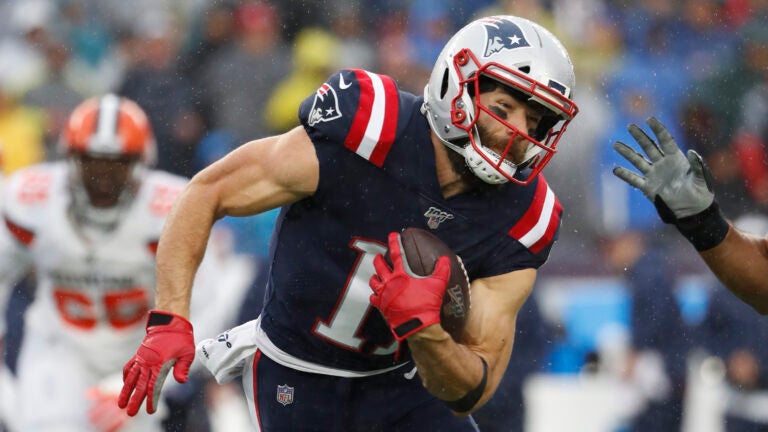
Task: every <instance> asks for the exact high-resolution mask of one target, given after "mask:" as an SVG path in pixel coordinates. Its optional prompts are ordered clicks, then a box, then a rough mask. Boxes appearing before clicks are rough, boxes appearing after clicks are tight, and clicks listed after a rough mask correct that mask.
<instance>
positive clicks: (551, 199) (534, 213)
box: [508, 174, 563, 254]
mask: <svg viewBox="0 0 768 432" xmlns="http://www.w3.org/2000/svg"><path fill="white" fill-rule="evenodd" d="M527 187H529V188H535V189H534V191H533V196H532V198H531V199H530V201H529V204H528V209H526V210H525V213H523V215H522V217H520V219H519V220H518V221H517V223H515V225H514V226H513V227H512V228H511V229H510V230H509V231H508V234H509V235H510V236H511V237H512V238H514V239H515V240H517V241H519V242H520V243H521V244H522V245H523V246H525V247H526V248H528V249H529V250H530V251H531V252H533V253H535V254H536V253H539V252H541V251H542V250H543V249H544V248H546V247H547V246H549V245H550V244H552V242H553V241H554V240H555V235H556V234H557V230H558V229H559V228H560V218H561V215H562V213H563V206H562V205H561V204H560V201H559V200H558V199H557V196H555V193H554V192H553V191H552V189H551V188H550V187H549V185H548V184H547V181H546V179H545V178H544V176H543V175H541V174H539V176H538V179H537V180H536V181H535V182H534V183H532V184H530V185H528V186H527Z"/></svg>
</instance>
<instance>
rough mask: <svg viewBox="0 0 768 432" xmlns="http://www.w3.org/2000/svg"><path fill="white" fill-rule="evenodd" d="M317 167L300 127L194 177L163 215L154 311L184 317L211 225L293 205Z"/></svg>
mask: <svg viewBox="0 0 768 432" xmlns="http://www.w3.org/2000/svg"><path fill="white" fill-rule="evenodd" d="M318 173H319V171H318V162H317V157H316V156H315V151H314V147H313V146H312V143H311V141H310V140H309V137H308V136H307V134H306V133H305V132H304V129H303V128H300V127H297V128H295V129H293V130H292V131H290V132H287V133H286V134H284V135H280V136H275V137H270V138H264V139H261V140H257V141H252V142H249V143H247V144H244V145H243V146H241V147H239V148H237V149H236V150H234V151H232V152H231V153H230V154H228V155H227V156H226V157H224V158H223V159H221V160H219V161H217V162H216V163H214V164H213V165H211V166H210V167H208V168H206V169H205V170H203V171H201V172H200V173H199V174H197V175H196V176H195V177H194V178H193V179H192V181H191V182H190V183H189V185H188V186H187V187H186V188H185V190H184V191H183V192H182V193H181V195H180V197H179V199H178V200H177V202H176V204H175V205H174V208H173V209H172V210H171V213H170V214H169V216H168V219H167V221H166V223H165V227H164V228H163V234H162V236H161V238H160V244H159V247H158V251H157V300H156V306H157V308H158V309H161V310H164V311H168V312H173V313H176V314H179V315H181V316H184V317H188V316H189V299H190V294H191V287H192V281H193V279H194V276H195V272H196V270H197V267H198V266H199V265H200V261H201V260H202V258H203V255H204V253H205V248H206V244H207V242H208V237H209V236H210V233H211V227H212V226H213V223H214V222H215V221H216V220H218V219H219V218H222V217H224V216H248V215H253V214H257V213H261V212H264V211H266V210H270V209H273V208H276V207H280V206H282V205H285V204H289V203H292V202H295V201H297V200H299V199H301V198H303V197H305V196H307V195H309V194H311V193H313V192H314V190H315V189H316V188H317V181H318V175H319V174H318Z"/></svg>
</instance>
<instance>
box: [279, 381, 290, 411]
mask: <svg viewBox="0 0 768 432" xmlns="http://www.w3.org/2000/svg"><path fill="white" fill-rule="evenodd" d="M277 401H278V402H280V403H281V404H282V405H283V406H287V405H290V404H292V403H293V387H291V386H289V385H288V384H284V385H279V386H277Z"/></svg>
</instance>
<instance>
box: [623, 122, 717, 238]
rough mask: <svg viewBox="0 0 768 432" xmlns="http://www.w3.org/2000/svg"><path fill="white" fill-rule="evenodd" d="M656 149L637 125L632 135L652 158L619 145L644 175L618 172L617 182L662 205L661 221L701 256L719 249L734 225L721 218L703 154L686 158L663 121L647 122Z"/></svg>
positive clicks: (660, 208)
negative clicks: (631, 187) (628, 185)
mask: <svg viewBox="0 0 768 432" xmlns="http://www.w3.org/2000/svg"><path fill="white" fill-rule="evenodd" d="M647 123H648V126H650V127H651V130H652V131H653V133H654V135H656V138H657V139H658V140H659V143H658V144H656V142H654V141H653V140H652V139H651V138H650V137H649V136H648V135H647V134H646V133H645V132H644V131H643V130H642V129H640V127H638V126H637V125H634V124H633V125H630V126H629V133H630V134H631V135H632V137H633V138H634V139H635V141H637V143H638V144H639V145H640V147H641V148H642V149H643V151H644V152H645V154H646V155H647V156H648V159H646V158H645V157H643V156H642V155H641V154H640V153H638V152H636V151H634V150H632V149H631V148H629V146H627V145H626V144H624V143H621V142H617V143H615V144H614V145H613V148H614V150H616V151H617V152H618V153H619V154H620V155H622V156H623V157H624V158H625V159H627V160H628V161H629V162H630V163H631V164H632V165H633V166H634V167H635V168H637V169H638V171H640V173H641V174H642V175H640V174H637V173H635V172H632V171H630V170H628V169H626V168H624V167H616V168H614V169H613V173H614V174H615V175H616V177H618V178H620V179H622V180H624V181H625V182H627V183H629V184H630V185H632V186H634V187H636V188H638V189H640V190H641V191H643V193H644V194H645V196H646V197H648V199H649V200H651V202H653V204H654V205H655V206H656V211H658V212H659V216H660V217H661V220H663V221H664V222H666V223H669V224H674V225H675V226H676V227H677V229H678V230H679V231H680V233H681V234H683V236H685V238H687V239H688V241H690V242H691V243H692V244H693V246H694V247H695V248H696V250H698V251H704V250H707V249H710V248H712V247H715V246H717V245H718V244H720V242H722V241H723V239H724V238H725V236H726V234H727V233H728V229H729V224H728V222H727V221H726V220H725V218H723V216H722V214H721V213H720V208H719V207H718V205H717V202H716V201H715V194H714V193H713V192H712V176H711V174H710V172H709V169H708V168H707V166H706V165H704V161H703V160H702V159H701V156H699V154H698V153H696V152H695V151H693V150H688V152H687V156H686V155H683V152H682V151H680V148H679V147H678V146H677V143H675V140H674V138H672V135H670V134H669V131H668V130H667V128H666V127H664V125H663V124H661V122H660V121H659V120H657V119H656V118H654V117H651V118H649V119H648V120H647Z"/></svg>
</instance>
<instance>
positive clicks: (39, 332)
mask: <svg viewBox="0 0 768 432" xmlns="http://www.w3.org/2000/svg"><path fill="white" fill-rule="evenodd" d="M68 173H69V170H68V167H67V164H66V162H55V163H47V164H41V165H37V166H33V167H29V168H26V169H23V170H20V171H18V172H17V173H15V174H14V175H13V176H12V177H10V178H9V179H7V181H6V184H5V189H4V192H3V224H4V225H5V226H4V227H2V229H3V230H4V232H3V233H2V235H3V236H5V237H6V238H5V239H4V241H0V245H1V246H0V247H1V249H0V258H1V259H0V261H1V262H2V264H0V275H2V276H0V278H2V279H13V278H15V277H16V276H20V275H21V274H23V273H24V272H25V271H27V270H29V269H34V275H35V278H36V292H35V298H34V301H33V303H32V305H31V306H30V309H29V310H28V311H27V313H26V315H25V320H26V329H27V330H26V331H27V336H26V337H27V338H53V339H56V340H61V341H63V342H64V343H66V344H71V345H72V347H73V348H75V350H76V351H77V352H79V355H80V356H81V357H82V358H83V359H84V361H86V362H91V363H92V364H91V365H90V366H91V367H93V368H97V369H98V368H107V369H110V370H111V369H114V368H115V365H122V363H123V362H124V361H125V359H127V358H130V356H131V354H132V352H133V350H134V347H135V345H136V344H137V343H139V342H140V341H141V339H142V337H143V335H144V322H145V320H146V314H147V311H148V310H149V309H150V307H151V305H152V304H153V303H154V286H155V251H156V248H157V242H158V239H159V236H160V232H161V229H162V226H163V222H164V221H165V216H166V215H167V213H168V211H169V209H170V207H171V205H172V204H173V202H174V200H175V198H176V196H177V195H178V193H179V192H180V191H181V189H182V188H183V186H184V184H185V183H186V180H184V179H182V178H181V177H176V176H173V175H171V174H167V173H163V172H159V171H148V173H147V175H146V176H145V178H144V179H143V181H142V184H141V186H140V188H139V189H138V191H137V193H136V196H135V198H134V200H133V201H132V202H130V203H129V204H128V205H127V206H124V207H125V208H123V209H121V210H120V211H122V213H123V214H122V216H121V217H120V220H119V222H118V224H117V226H116V227H115V228H114V229H113V230H111V231H109V232H103V233H99V235H89V234H87V233H86V232H85V231H84V229H83V228H82V227H81V225H80V224H78V223H75V221H74V215H73V213H72V211H71V195H72V194H71V193H70V191H69V190H68V180H67V179H68Z"/></svg>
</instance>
